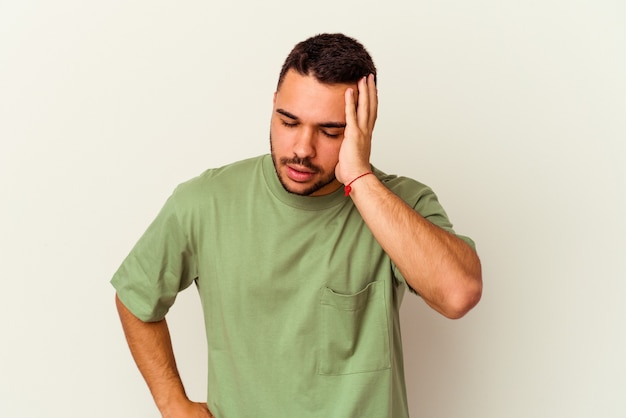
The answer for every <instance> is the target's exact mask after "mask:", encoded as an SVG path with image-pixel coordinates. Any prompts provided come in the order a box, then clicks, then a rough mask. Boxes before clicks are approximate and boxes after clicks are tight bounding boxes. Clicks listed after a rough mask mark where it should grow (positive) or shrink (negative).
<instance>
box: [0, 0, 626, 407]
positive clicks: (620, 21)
mask: <svg viewBox="0 0 626 418" xmlns="http://www.w3.org/2000/svg"><path fill="white" fill-rule="evenodd" d="M216 3H217V2H206V1H198V0H196V1H178V2H174V1H164V0H152V1H131V2H128V1H120V0H111V1H107V2H84V1H80V0H59V1H55V2H47V1H43V0H32V1H28V0H20V1H19V2H17V1H9V0H0V141H1V142H0V191H1V192H0V208H1V211H2V212H1V216H0V277H1V282H0V283H1V284H0V288H1V290H2V293H1V295H2V296H1V298H2V301H1V303H0V318H1V321H2V322H1V324H2V325H1V329H0V339H1V343H0V416H2V417H7V418H25V417H28V418H30V417H40V416H46V417H55V418H57V417H58V418H67V417H72V418H74V417H76V418H78V417H81V418H82V417H86V416H87V417H119V418H125V417H129V418H130V417H133V418H134V417H156V416H158V414H157V412H156V409H155V408H154V406H153V405H152V401H151V399H150V397H149V394H148V391H147V389H146V388H145V386H144V384H143V381H142V380H141V377H140V376H139V373H138V372H137V371H136V369H135V367H134V364H133V363H132V360H131V358H130V354H129V353H128V350H127V348H126V345H125V342H124V340H123V335H122V332H121V329H120V326H119V324H118V320H117V316H116V312H115V310H114V305H113V295H114V293H113V289H112V287H111V286H110V285H109V283H108V281H109V279H110V277H111V275H112V274H113V272H114V271H115V270H116V269H117V267H118V265H119V263H120V262H121V261H122V259H123V258H124V256H125V255H126V253H127V252H128V251H129V250H130V248H131V246H132V245H133V244H134V242H135V241H136V239H137V238H138V237H139V235H140V234H141V233H142V232H143V230H144V229H145V228H146V226H147V225H148V223H149V222H150V221H151V220H152V218H153V217H154V216H155V214H156V212H157V211H158V209H159V208H160V207H161V205H162V204H163V202H164V199H165V198H166V197H167V196H168V195H169V193H170V192H171V190H172V189H173V187H174V186H175V185H176V184H178V183H179V182H182V181H184V180H186V179H188V178H189V177H192V176H194V175H196V174H198V173H200V172H201V171H203V170H204V169H206V168H209V167H214V166H218V165H221V164H225V163H228V162H231V161H233V160H238V159H241V158H244V157H248V156H253V155H257V154H260V153H265V152H267V150H268V139H267V138H268V127H269V115H270V112H271V98H272V93H273V91H274V87H275V83H276V77H277V74H278V71H279V69H280V65H281V64H282V60H283V59H284V57H285V55H286V54H287V53H288V51H289V50H290V49H291V47H292V46H293V45H294V44H295V43H296V42H298V41H300V40H302V39H304V38H305V37H308V36H310V35H313V34H315V33H320V32H334V31H341V32H344V33H347V34H349V35H352V36H355V37H356V38H358V39H359V40H361V41H362V42H363V43H364V44H365V45H366V46H367V47H368V49H369V50H370V52H371V53H372V55H373V56H374V59H375V61H376V63H377V65H378V68H379V90H380V112H379V114H380V116H379V122H378V125H377V129H376V132H375V143H374V151H373V162H374V163H375V164H376V165H377V166H379V167H380V168H382V169H383V170H385V171H388V172H394V173H400V174H403V175H408V176H411V177H414V178H417V179H419V180H421V181H423V182H425V183H427V184H429V185H431V186H432V187H433V188H434V189H435V190H436V191H437V192H438V194H439V196H440V199H441V201H442V203H443V204H444V206H445V207H446V209H447V210H448V213H449V215H450V216H451V218H452V220H453V222H454V223H455V225H456V227H457V230H458V231H459V232H461V233H465V234H468V235H470V236H472V237H473V238H474V239H475V240H476V242H477V244H478V249H479V253H480V255H481V258H482V261H483V268H484V280H485V292H484V297H483V300H482V302H481V303H480V305H479V306H478V307H477V308H476V309H475V310H474V311H472V312H471V313H470V314H469V315H468V316H467V317H465V318H464V319H462V320H459V321H449V320H446V319H444V318H442V317H439V316H438V315H437V314H435V313H434V312H432V311H430V310H429V309H428V308H426V307H425V305H424V304H423V302H421V301H420V300H419V299H418V298H414V297H407V299H406V300H405V304H404V306H403V311H402V315H403V320H404V322H403V333H404V342H405V353H406V371H407V381H408V390H409V397H410V407H411V411H412V414H413V416H415V417H423V418H456V417H470V418H502V417H508V418H510V417H514V418H517V417H519V418H527V417H546V418H548V417H549V418H553V417H570V418H576V417H624V416H626V401H625V400H624V399H625V398H624V394H625V393H626V360H625V357H626V356H624V353H626V338H625V337H626V327H625V326H624V319H626V304H625V303H624V297H625V296H626V284H625V282H626V280H625V279H626V257H625V255H626V254H625V249H626V238H625V237H626V219H625V217H624V214H625V213H626V204H625V198H624V192H625V191H626V187H625V186H626V181H625V178H626V169H625V168H624V166H625V163H626V158H625V157H626V152H625V145H624V144H625V141H626V122H625V121H626V24H625V23H624V22H626V6H625V3H624V2H623V1H621V0H613V1H611V0H594V1H591V0H588V1H585V0H577V1H571V0H543V1H526V2H518V1H511V0H508V1H507V0H504V1H499V0H477V1H464V0H450V1H434V0H423V1H415V2H409V1H385V2H373V1H359V2H355V1H343V2H339V1H329V0H320V1H317V2H309V3H298V2H295V3H294V2H286V1H285V2H281V1H279V0H268V1H264V2H252V1H249V2H247V3H242V2H220V3H219V4H216ZM170 324H171V327H172V333H173V334H174V344H175V350H176V352H177V353H178V359H179V365H180V368H181V371H182V374H183V377H184V379H185V381H186V383H187V386H188V391H189V393H190V394H191V395H192V396H193V397H196V398H198V399H200V398H202V397H203V396H204V392H205V389H206V383H205V373H206V361H205V358H204V357H205V352H206V351H205V347H204V335H203V325H202V319H201V315H200V310H199V303H198V299H197V295H196V294H195V293H194V291H193V290H191V291H186V292H184V293H182V294H181V296H180V299H179V302H178V303H177V305H175V307H174V309H173V311H172V312H171V314H170Z"/></svg>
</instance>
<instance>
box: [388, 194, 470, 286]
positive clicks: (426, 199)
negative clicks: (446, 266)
mask: <svg viewBox="0 0 626 418" xmlns="http://www.w3.org/2000/svg"><path fill="white" fill-rule="evenodd" d="M417 184H418V185H419V186H421V187H418V188H417V189H416V191H415V192H413V193H412V194H409V195H408V196H407V193H406V192H404V193H402V194H403V195H404V197H403V199H404V200H405V201H406V202H407V203H408V204H409V205H411V206H412V207H413V209H415V211H416V212H417V213H419V214H420V215H421V216H423V217H424V218H425V219H426V220H428V221H429V222H431V223H432V224H434V225H436V226H438V227H439V228H441V229H443V230H445V231H447V232H449V233H451V234H453V235H455V236H457V237H458V238H460V239H461V240H463V241H464V242H466V243H467V244H468V245H469V246H470V247H472V248H473V249H476V246H475V244H474V241H473V240H472V239H471V238H469V237H466V236H464V235H459V234H457V233H456V232H455V231H454V228H453V226H452V223H451V222H450V219H449V218H448V215H447V214H446V211H445V210H444V208H443V206H441V203H439V199H438V198H437V195H436V194H435V192H434V191H433V190H432V189H431V188H429V187H427V186H424V185H422V184H419V183H417ZM401 197H402V196H401ZM393 273H394V275H395V276H396V278H398V280H399V281H400V282H402V283H404V284H406V285H407V287H408V288H409V290H410V291H411V292H413V293H416V292H415V290H414V289H413V288H411V287H410V286H409V285H408V284H407V283H406V280H405V279H404V277H403V276H402V273H400V270H399V269H398V267H397V266H396V265H395V264H393Z"/></svg>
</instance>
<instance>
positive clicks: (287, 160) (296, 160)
mask: <svg viewBox="0 0 626 418" xmlns="http://www.w3.org/2000/svg"><path fill="white" fill-rule="evenodd" d="M280 163H281V164H283V165H286V164H295V165H300V166H302V167H306V168H308V169H309V170H314V171H315V172H318V173H319V172H321V171H322V169H321V168H320V167H318V166H316V165H315V164H313V163H312V162H311V160H309V159H308V158H299V157H294V158H286V157H283V158H281V159H280Z"/></svg>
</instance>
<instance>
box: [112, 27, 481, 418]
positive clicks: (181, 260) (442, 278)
mask: <svg viewBox="0 0 626 418" xmlns="http://www.w3.org/2000/svg"><path fill="white" fill-rule="evenodd" d="M375 74H376V69H375V67H374V64H373V62H372V59H371V57H370V55H369V54H368V53H367V51H366V50H365V49H364V48H363V46H362V45H361V44H359V43H358V42H357V41H355V40H354V39H351V38H349V37H346V36H344V35H341V34H323V35H318V36H314V37H312V38H309V39H307V40H305V41H303V42H301V43H300V44H298V45H296V47H295V48H294V50H293V51H292V52H291V53H290V55H289V56H288V57H287V60H286V61H285V63H284V65H283V69H282V71H281V74H280V77H279V82H278V87H277V90H276V93H275V95H274V108H273V113H272V119H271V127H270V143H271V155H264V156H260V157H257V158H252V159H248V160H245V161H240V162H237V163H234V164H231V165H228V166H225V167H221V168H217V169H211V170H208V171H206V172H205V173H203V174H202V175H200V176H199V177H197V178H195V179H192V180H190V181H188V182H186V183H184V184H182V185H180V186H179V187H178V188H177V189H176V190H175V191H174V193H173V195H172V196H171V197H170V199H169V200H168V201H167V202H166V204H165V206H164V207H163V209H162V210H161V212H160V213H159V215H158V216H157V218H156V219H155V221H154V222H153V223H152V224H151V225H150V227H149V228H148V230H147V231H146V233H145V234H144V235H143V237H142V238H141V239H140V240H139V242H138V243H137V244H136V246H135V248H134V249H133V250H132V252H131V253H130V255H129V256H128V258H127V259H126V260H125V261H124V263H123V264H122V266H121V267H120V269H119V270H118V272H117V273H116V274H115V276H114V278H113V280H112V283H113V285H114V286H115V288H116V289H117V298H116V301H117V306H118V310H119V313H120V317H121V320H122V324H123V327H124V331H125V333H126V337H127V340H128V343H129V346H130V349H131V352H132V353H133V356H134V358H135V361H136V363H137V365H138V367H139V369H140V371H141V373H142V374H143V376H144V378H145V380H146V382H147V384H148V386H149V388H150V390H151V392H152V395H153V397H154V400H155V402H156V404H157V406H158V408H159V410H160V411H161V413H162V414H163V416H164V417H211V416H215V417H219V418H224V417H226V418H233V417H272V418H275V417H289V418H291V417H298V418H306V417H316V418H318V417H346V418H347V417H377V418H378V417H393V418H402V417H407V416H408V409H407V401H406V390H405V385H404V373H403V360H402V346H401V338H400V324H399V312H398V310H399V307H400V302H401V300H402V297H403V294H404V291H405V289H407V288H408V289H410V290H411V291H413V292H415V293H417V294H419V295H420V296H421V297H422V298H423V299H424V301H426V303H428V304H429V305H430V306H431V307H432V308H433V309H435V310H437V311H438V312H440V313H441V314H443V315H445V316H447V317H450V318H459V317H461V316H463V315H464V314H465V313H466V312H467V311H469V310H470V309H471V308H472V307H473V306H474V305H475V304H476V303H477V302H478V300H479V299H480V295H481V292H482V281H481V269H480V262H479V259H478V257H477V255H476V252H475V251H474V249H473V243H472V241H471V240H470V239H469V238H466V237H462V236H458V235H456V234H455V233H454V231H453V230H452V225H451V223H450V222H449V220H448V219H447V216H446V214H445V212H444V210H443V208H442V207H441V205H440V204H439V203H438V201H437V198H436V196H435V195H434V193H433V192H432V191H431V190H430V189H429V188H428V187H426V186H424V185H423V184H421V183H418V182H416V181H414V180H411V179H408V178H403V177H397V176H394V175H388V174H385V173H383V172H381V171H379V170H378V169H376V168H375V167H373V166H372V165H371V164H370V160H369V159H370V149H371V141H372V130H373V129H374V123H375V120H376V113H377V107H378V103H377V92H376V85H375ZM194 282H195V284H196V285H197V287H198V291H199V293H200V297H201V300H202V305H203V309H204V315H205V322H206V332H207V341H208V357H209V363H208V364H209V366H208V369H209V376H208V397H207V399H208V405H207V404H204V403H195V402H192V401H190V400H189V399H187V396H186V395H185V391H184V388H183V384H182V382H181V380H180V378H179V375H178V372H177V370H176V364H175V360H174V356H173V354H172V348H171V343H170V339H169V333H168V329H167V324H166V322H165V319H164V318H165V315H166V313H167V311H168V309H169V307H170V306H171V305H172V304H173V303H174V299H175V298H176V294H177V293H178V292H179V291H180V290H182V289H184V288H186V287H187V286H189V285H190V284H191V283H194Z"/></svg>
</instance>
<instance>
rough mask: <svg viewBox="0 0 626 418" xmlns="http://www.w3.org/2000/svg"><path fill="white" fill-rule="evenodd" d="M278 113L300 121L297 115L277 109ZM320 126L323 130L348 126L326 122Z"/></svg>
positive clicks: (341, 123) (342, 123)
mask: <svg viewBox="0 0 626 418" xmlns="http://www.w3.org/2000/svg"><path fill="white" fill-rule="evenodd" d="M276 113H280V114H281V115H283V116H285V117H287V118H289V119H293V120H300V118H298V117H297V116H296V115H294V114H293V113H290V112H287V111H286V110H285V109H276ZM318 126H319V127H321V128H345V127H346V124H345V123H344V122H324V123H320V124H319V125H318Z"/></svg>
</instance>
